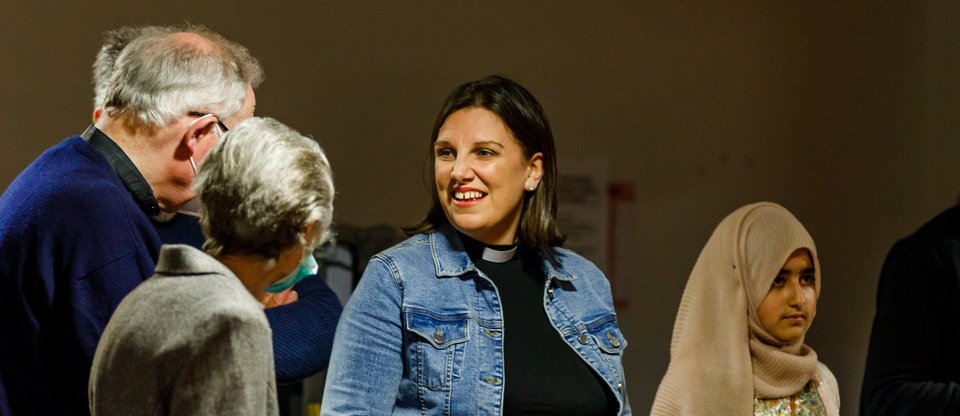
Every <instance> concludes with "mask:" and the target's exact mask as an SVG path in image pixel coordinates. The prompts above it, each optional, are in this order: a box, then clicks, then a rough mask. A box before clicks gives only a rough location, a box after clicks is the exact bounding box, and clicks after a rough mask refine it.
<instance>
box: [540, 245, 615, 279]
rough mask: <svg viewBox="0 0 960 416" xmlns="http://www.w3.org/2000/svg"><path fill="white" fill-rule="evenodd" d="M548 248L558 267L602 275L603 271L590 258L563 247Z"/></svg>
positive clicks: (572, 271) (592, 274) (573, 271)
mask: <svg viewBox="0 0 960 416" xmlns="http://www.w3.org/2000/svg"><path fill="white" fill-rule="evenodd" d="M550 250H551V251H552V252H553V255H554V256H555V257H556V259H557V263H558V264H559V266H560V268H562V269H564V270H567V271H570V272H571V273H578V274H586V275H591V276H598V277H603V272H602V271H600V268H599V267H597V265H596V264H594V262H593V261H591V260H590V259H588V258H586V257H583V256H581V255H580V254H579V253H577V252H575V251H573V250H570V249H568V248H563V247H551V248H550Z"/></svg>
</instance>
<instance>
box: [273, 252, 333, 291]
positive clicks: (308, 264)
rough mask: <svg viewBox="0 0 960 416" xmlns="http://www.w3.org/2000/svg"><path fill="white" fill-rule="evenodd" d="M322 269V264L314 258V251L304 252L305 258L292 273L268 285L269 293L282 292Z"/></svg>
mask: <svg viewBox="0 0 960 416" xmlns="http://www.w3.org/2000/svg"><path fill="white" fill-rule="evenodd" d="M319 269H320V265H318V264H317V259H315V258H313V253H312V252H308V253H306V254H304V256H303V260H300V264H299V265H298V266H297V268H296V269H293V271H292V272H290V274H288V275H286V276H284V277H283V279H280V280H277V281H276V282H273V283H271V284H270V286H267V289H266V291H267V293H280V292H283V291H284V290H287V289H289V288H290V286H293V285H295V284H297V282H299V281H301V280H303V278H305V277H307V276H312V275H315V274H317V270H319Z"/></svg>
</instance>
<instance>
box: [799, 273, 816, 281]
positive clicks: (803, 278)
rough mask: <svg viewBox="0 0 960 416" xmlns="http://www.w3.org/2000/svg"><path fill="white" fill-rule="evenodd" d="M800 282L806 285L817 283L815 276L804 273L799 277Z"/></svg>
mask: <svg viewBox="0 0 960 416" xmlns="http://www.w3.org/2000/svg"><path fill="white" fill-rule="evenodd" d="M800 281H801V282H803V283H806V284H813V283H816V282H817V275H815V274H813V273H805V274H803V275H801V276H800Z"/></svg>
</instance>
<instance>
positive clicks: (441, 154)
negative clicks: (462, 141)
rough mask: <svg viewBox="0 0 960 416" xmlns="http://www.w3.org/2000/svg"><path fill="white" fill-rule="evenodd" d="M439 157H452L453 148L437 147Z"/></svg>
mask: <svg viewBox="0 0 960 416" xmlns="http://www.w3.org/2000/svg"><path fill="white" fill-rule="evenodd" d="M436 154H437V156H436V157H437V159H451V158H453V150H451V149H437V151H436Z"/></svg>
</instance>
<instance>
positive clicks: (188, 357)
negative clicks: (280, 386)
mask: <svg viewBox="0 0 960 416" xmlns="http://www.w3.org/2000/svg"><path fill="white" fill-rule="evenodd" d="M89 394H90V397H89V398H90V412H91V413H92V414H93V415H221V414H224V415H225V414H229V415H276V414H278V408H277V399H276V381H275V376H274V368H273V347H272V344H271V333H270V326H269V324H268V323H267V319H266V316H265V315H264V313H263V307H262V306H261V305H260V303H259V302H258V301H257V300H256V299H255V298H254V297H253V296H251V295H250V293H249V292H248V291H247V290H246V288H245V287H244V286H243V284H242V283H241V282H240V280H239V279H237V277H236V276H235V275H234V274H233V273H232V272H231V271H230V270H229V269H227V267H226V266H224V265H223V264H221V263H220V262H218V261H217V260H216V259H214V258H212V257H210V256H208V255H207V254H205V253H203V252H202V251H199V250H197V249H195V248H192V247H189V246H184V245H167V246H163V247H162V248H161V250H160V258H159V260H158V262H157V268H156V274H155V275H154V276H153V277H151V278H150V279H148V280H146V281H144V282H143V283H141V284H140V286H138V287H137V288H136V289H135V290H134V291H133V292H130V294H129V295H127V296H126V297H125V298H124V299H123V301H122V302H121V303H120V306H119V307H118V308H117V310H116V312H114V314H113V316H112V317H111V319H110V322H109V323H108V324H107V327H106V329H105V330H104V333H103V336H102V338H101V339H100V343H99V344H98V345H97V353H96V355H95V356H94V359H93V368H92V370H91V372H90V390H89Z"/></svg>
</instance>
